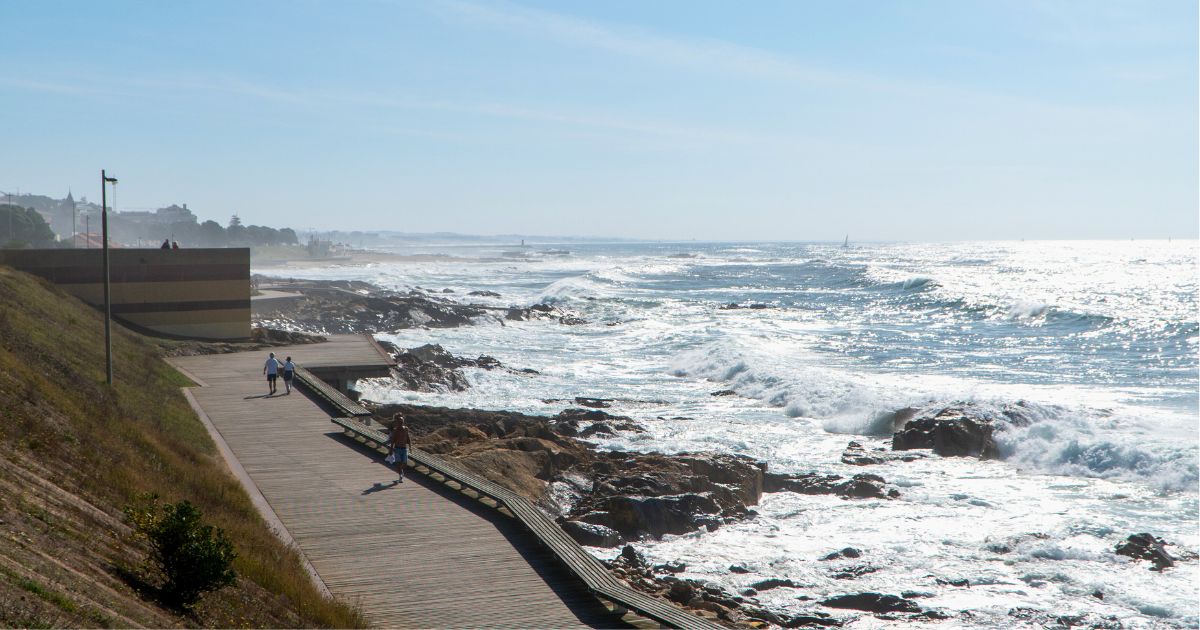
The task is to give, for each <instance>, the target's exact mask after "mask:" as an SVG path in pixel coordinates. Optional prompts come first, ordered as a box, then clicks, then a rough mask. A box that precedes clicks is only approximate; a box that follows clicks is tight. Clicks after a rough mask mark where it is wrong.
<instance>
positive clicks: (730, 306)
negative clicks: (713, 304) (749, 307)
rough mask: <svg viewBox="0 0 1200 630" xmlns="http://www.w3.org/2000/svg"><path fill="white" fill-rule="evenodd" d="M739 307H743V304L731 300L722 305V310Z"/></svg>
mask: <svg viewBox="0 0 1200 630" xmlns="http://www.w3.org/2000/svg"><path fill="white" fill-rule="evenodd" d="M739 308H742V305H741V304H738V303H737V302H730V303H728V304H724V305H722V306H721V310H722V311H732V310H736V309H739Z"/></svg>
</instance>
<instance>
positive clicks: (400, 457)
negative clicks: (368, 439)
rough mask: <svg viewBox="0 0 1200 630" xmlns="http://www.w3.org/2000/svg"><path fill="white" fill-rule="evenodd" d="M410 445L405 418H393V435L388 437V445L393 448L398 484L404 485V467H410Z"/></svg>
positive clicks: (396, 416) (398, 415)
mask: <svg viewBox="0 0 1200 630" xmlns="http://www.w3.org/2000/svg"><path fill="white" fill-rule="evenodd" d="M409 444H410V440H409V436H408V427H407V426H405V424H404V416H403V415H401V414H396V415H394V416H392V433H391V435H389V436H388V445H389V446H391V447H392V456H393V459H395V460H396V470H398V471H400V478H399V479H397V480H396V483H404V467H405V466H407V465H408V446H409Z"/></svg>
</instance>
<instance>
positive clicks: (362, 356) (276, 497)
mask: <svg viewBox="0 0 1200 630" xmlns="http://www.w3.org/2000/svg"><path fill="white" fill-rule="evenodd" d="M275 354H276V356H278V357H283V356H288V355H290V356H291V357H292V358H293V360H295V361H296V363H297V364H299V365H336V364H339V363H340V362H350V363H353V364H355V365H366V364H369V363H370V362H372V361H373V362H376V363H383V362H384V361H385V359H384V357H382V356H381V355H380V354H379V353H378V351H377V350H376V349H375V347H374V346H373V345H372V344H370V343H369V342H368V341H367V340H366V339H365V338H362V337H355V336H349V335H345V336H334V337H332V338H331V340H330V342H329V343H324V344H314V345H298V346H289V347H283V348H277V349H275ZM266 356H267V353H266V351H260V352H252V353H236V354H222V355H206V356H197V357H179V358H175V359H172V363H173V364H174V365H176V366H177V367H179V368H181V369H182V370H183V371H184V372H185V373H187V374H188V375H189V376H191V377H192V378H193V379H194V380H197V381H198V382H199V383H200V384H201V385H203V386H202V387H198V388H194V389H192V390H190V391H191V394H192V396H193V397H194V399H195V400H196V402H197V403H198V405H199V407H200V408H201V409H202V410H203V413H204V414H205V415H206V416H207V417H208V419H209V421H210V422H211V423H212V425H214V427H215V428H216V430H217V431H218V432H219V433H220V437H221V438H223V440H224V442H225V443H226V444H227V445H228V446H229V449H230V450H231V451H232V454H233V456H235V457H236V459H237V463H239V464H240V466H241V467H242V468H243V469H244V470H245V473H246V475H247V476H248V477H249V479H250V480H252V482H253V484H254V485H255V486H257V488H258V490H259V491H261V493H262V495H263V497H264V498H265V499H266V502H267V503H269V504H270V507H271V508H272V509H273V511H274V513H275V514H276V515H277V516H278V518H279V521H280V522H281V523H282V524H283V526H284V527H286V529H287V531H288V532H289V533H290V535H291V537H292V538H293V539H294V540H295V541H296V543H297V545H298V546H299V548H300V549H301V551H302V552H303V553H304V554H305V556H306V557H307V558H308V560H309V561H310V562H311V564H312V566H313V568H314V569H315V570H316V572H317V573H318V574H319V576H320V578H321V580H322V581H324V583H325V585H326V586H327V587H328V589H329V590H330V592H332V593H333V594H334V595H335V596H337V597H338V598H340V599H342V600H344V601H347V602H350V603H353V604H357V605H358V606H359V607H360V608H361V610H362V611H363V612H364V613H365V614H366V616H367V617H368V619H369V620H370V621H371V623H372V624H373V625H375V626H381V627H420V628H463V627H487V628H518V627H519V628H566V627H588V626H591V627H621V626H623V625H624V624H623V623H622V621H621V619H620V617H618V616H616V615H614V614H612V613H610V612H609V611H608V609H606V608H605V607H604V606H602V605H601V604H600V603H599V602H598V600H597V599H596V598H595V597H594V596H593V595H592V594H591V593H589V592H588V591H587V589H586V588H585V587H584V586H583V585H582V584H581V583H580V582H579V580H577V579H576V578H574V577H573V576H571V575H570V574H569V573H568V572H567V571H566V570H565V569H564V568H563V567H562V566H560V564H559V563H558V562H557V561H556V560H555V559H554V558H553V556H551V555H550V554H549V552H547V551H546V550H544V549H543V548H542V547H541V546H540V545H539V544H538V543H537V541H536V539H534V538H533V537H532V536H531V535H530V534H528V533H527V532H526V531H525V530H524V529H523V528H522V527H521V526H520V524H519V523H518V522H517V521H516V520H515V519H510V518H507V517H505V516H503V515H501V514H499V513H497V512H495V510H491V509H489V508H486V507H485V506H482V505H480V504H479V503H478V502H476V501H472V500H470V499H468V498H466V497H464V496H462V495H460V494H458V493H456V492H453V491H451V490H449V489H447V488H445V487H444V486H442V485H441V484H439V483H436V482H433V481H432V480H429V479H426V478H425V477H423V476H422V475H419V474H414V473H412V472H410V474H409V475H408V477H407V481H406V482H405V483H403V484H396V483H394V482H395V479H396V474H395V472H394V471H393V470H390V469H389V468H388V467H386V466H385V465H383V463H382V462H381V461H380V456H379V455H378V453H375V452H372V451H370V450H369V449H366V448H364V447H362V446H360V445H358V444H357V443H356V442H354V441H352V440H350V439H348V438H346V437H344V436H343V435H342V433H341V432H340V431H339V430H338V427H336V426H334V425H332V424H331V423H330V421H329V414H328V413H327V412H326V411H324V410H323V409H322V408H321V407H320V406H318V404H316V403H315V402H313V401H312V400H310V399H309V398H308V397H306V396H305V395H304V394H303V393H301V392H297V391H296V390H295V389H293V393H292V394H291V395H289V396H285V395H282V392H283V384H282V382H280V384H279V394H278V395H276V396H272V397H267V396H266V393H267V384H266V379H265V377H263V376H262V366H263V362H264V361H265V360H266Z"/></svg>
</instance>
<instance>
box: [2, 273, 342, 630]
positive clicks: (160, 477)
mask: <svg viewBox="0 0 1200 630" xmlns="http://www.w3.org/2000/svg"><path fill="white" fill-rule="evenodd" d="M113 352H114V358H113V363H114V368H115V377H114V378H115V386H114V387H113V388H112V389H109V388H108V387H107V386H106V385H105V384H104V344H103V322H102V319H101V317H100V315H99V313H97V312H96V311H95V310H94V309H91V308H89V307H87V306H86V305H84V304H82V303H81V302H79V301H78V300H75V299H74V298H71V297H69V296H66V295H65V294H63V293H62V292H61V291H59V290H58V289H56V288H55V287H53V286H51V285H49V284H48V283H45V282H43V281H41V280H39V279H36V278H33V277H31V276H28V275H26V274H23V273H20V272H16V271H13V270H11V269H9V268H6V267H0V450H2V451H3V453H2V454H0V455H2V456H3V457H4V461H5V466H4V468H3V469H0V519H2V520H0V600H5V599H11V598H13V597H16V596H17V595H20V598H21V599H20V601H23V602H24V601H28V602H29V605H27V606H15V607H9V608H11V610H9V609H6V607H5V606H4V605H0V625H7V626H39V625H71V626H75V625H77V626H105V625H110V623H108V622H111V624H115V625H126V623H127V622H132V623H133V624H135V625H141V624H146V625H162V624H163V622H164V621H166V622H167V623H168V624H169V625H185V626H192V625H194V626H244V627H250V626H279V627H287V626H320V627H362V626H364V625H365V623H364V620H363V618H362V617H361V616H360V615H359V614H358V613H357V612H356V611H355V610H353V609H352V608H350V607H348V606H346V605H344V604H342V603H339V602H334V601H330V600H327V599H325V598H323V597H322V596H321V595H320V593H319V592H318V591H317V590H316V589H315V588H314V587H313V585H312V583H311V582H310V581H309V579H308V576H307V574H306V573H305V572H304V570H303V568H302V566H301V564H300V561H299V558H298V556H297V555H296V554H295V552H294V551H292V550H290V549H288V548H286V547H285V546H284V545H283V544H282V543H280V542H279V540H278V539H277V538H275V536H274V535H272V534H271V532H270V531H268V529H267V527H266V525H265V523H264V522H263V521H262V519H261V518H260V517H259V516H258V513H257V512H256V511H255V510H254V508H253V506H252V505H251V503H250V500H249V498H248V497H247V496H246V494H245V492H243V491H242V489H241V487H240V486H239V485H238V483H237V481H236V480H235V479H234V478H233V477H232V476H231V475H230V474H229V473H228V471H227V470H226V468H225V466H224V463H223V462H222V460H221V459H220V457H219V455H218V454H217V452H216V448H215V446H214V445H213V443H212V441H211V440H210V439H209V437H208V434H207V433H206V431H205V429H204V427H203V425H202V424H201V423H200V421H199V420H198V419H197V418H196V417H195V415H194V413H193V412H192V410H191V408H190V407H189V406H188V404H187V402H186V400H185V399H184V397H183V395H182V394H181V393H180V391H179V387H180V386H182V385H186V384H188V382H187V380H186V378H184V377H183V376H181V375H180V374H179V373H178V372H176V371H175V370H173V369H171V368H170V367H169V366H168V365H166V363H164V362H163V361H162V360H161V354H160V353H161V350H160V348H159V347H158V346H157V345H156V344H155V343H152V342H150V341H148V340H146V339H144V338H143V337H141V336H139V335H137V334H135V333H131V332H129V331H127V330H125V329H123V328H121V327H120V326H119V325H114V326H113ZM5 481H8V483H5ZM42 482H44V487H43V483H42ZM147 492H153V493H157V494H158V495H160V496H161V497H163V499H165V500H168V501H177V500H180V499H187V500H189V501H191V502H192V503H194V504H196V505H197V506H198V507H200V509H201V510H202V511H203V514H204V518H205V519H206V520H207V521H209V522H211V523H213V524H215V525H217V526H218V527H221V528H223V529H224V530H225V531H226V533H227V534H228V535H229V537H230V538H231V539H232V540H233V541H234V544H235V545H236V547H237V551H238V558H237V561H236V562H235V568H236V570H237V572H238V574H239V576H240V579H239V583H238V586H237V587H234V588H230V589H225V590H224V591H221V592H218V593H214V594H211V595H210V596H208V597H206V599H205V601H204V602H203V603H202V604H201V606H199V607H198V608H197V610H196V612H195V613H193V614H190V615H188V614H184V613H182V612H180V611H171V610H166V609H161V610H150V609H149V608H154V606H156V605H153V604H149V605H148V604H145V598H143V599H142V603H133V602H124V601H121V597H122V596H123V595H128V596H130V597H136V595H135V594H134V591H135V590H136V589H137V587H138V584H137V583H136V580H130V579H129V573H128V572H127V571H122V570H121V569H122V567H124V568H125V569H129V568H134V567H133V565H134V564H136V558H137V557H138V556H139V554H140V550H139V549H137V548H136V547H134V543H133V542H132V541H131V540H130V539H129V536H128V535H127V531H125V529H126V528H125V526H124V524H123V523H122V522H121V519H122V516H121V511H120V510H121V507H122V506H123V505H125V504H126V503H129V502H130V501H132V500H133V499H134V497H135V496H136V495H138V494H141V493H147ZM38 514H42V515H43V517H42V518H41V519H39V518H38ZM17 533H19V534H20V535H17ZM22 536H24V538H22ZM55 546H57V548H58V549H59V550H60V551H65V553H67V554H71V553H77V554H80V557H79V558H67V562H65V563H64V562H59V563H57V564H63V565H65V566H64V567H59V568H55V567H56V563H55V562H53V560H56V559H58V558H61V557H62V556H61V555H58V557H57V558H56V557H55V554H54V553H51V554H48V555H50V556H51V557H50V558H47V559H45V560H46V562H44V563H42V564H44V565H45V566H46V568H45V570H44V571H42V572H40V573H39V572H38V571H37V570H32V571H31V570H30V569H29V565H30V564H33V565H37V564H38V562H37V558H38V557H40V556H44V555H47V554H46V553H45V552H46V551H54V548H55ZM6 559H7V560H8V562H6ZM16 560H20V561H16ZM60 569H62V570H60ZM89 572H91V574H89ZM76 573H78V574H82V575H75V574H76ZM114 575H115V576H116V577H114ZM122 576H123V577H122ZM89 578H90V579H94V580H95V581H96V586H95V589H94V590H93V591H92V592H88V589H87V587H86V585H82V586H81V583H86V580H87V579H89ZM56 584H57V585H58V586H57V587H56ZM151 590H152V589H151ZM76 591H77V592H78V593H77V594H78V596H75V594H74V593H76ZM109 591H111V592H109ZM12 601H17V600H16V599H13V600H12ZM147 606H149V608H147ZM159 608H161V607H159Z"/></svg>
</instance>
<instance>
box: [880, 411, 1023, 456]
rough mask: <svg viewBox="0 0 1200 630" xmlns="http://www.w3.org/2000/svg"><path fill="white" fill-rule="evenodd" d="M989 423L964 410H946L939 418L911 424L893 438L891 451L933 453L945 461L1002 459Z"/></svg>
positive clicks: (924, 419)
mask: <svg viewBox="0 0 1200 630" xmlns="http://www.w3.org/2000/svg"><path fill="white" fill-rule="evenodd" d="M992 431H993V424H992V422H991V421H990V420H988V419H984V418H979V417H973V416H971V415H968V413H967V410H966V408H965V407H946V408H944V409H942V410H940V411H938V412H937V414H936V415H934V416H932V417H930V416H924V417H920V418H916V419H914V420H910V421H909V422H908V423H907V424H905V425H904V428H903V429H901V430H900V431H898V432H896V433H895V434H894V435H893V436H892V450H896V451H906V450H910V449H932V450H933V452H934V453H937V454H938V455H941V456H943V457H978V458H979V459H995V458H997V457H999V450H998V448H997V447H996V441H995V440H994V439H993V437H992Z"/></svg>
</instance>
